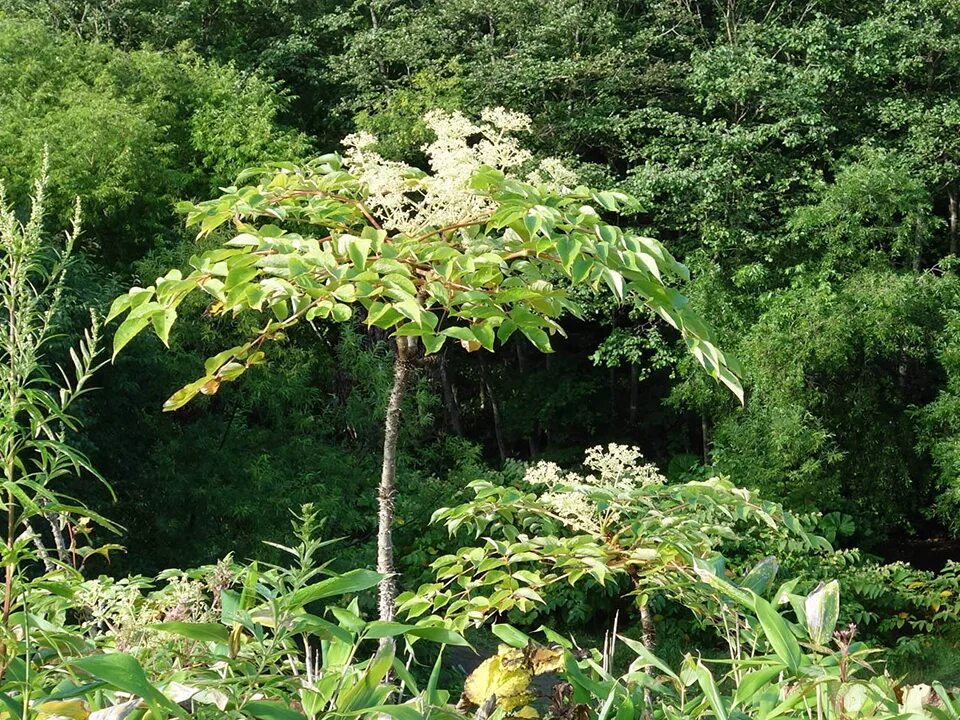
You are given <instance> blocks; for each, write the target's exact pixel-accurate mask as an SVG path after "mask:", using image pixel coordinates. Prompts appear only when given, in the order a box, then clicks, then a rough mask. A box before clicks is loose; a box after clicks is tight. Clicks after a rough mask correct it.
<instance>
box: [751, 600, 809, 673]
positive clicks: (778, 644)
mask: <svg viewBox="0 0 960 720" xmlns="http://www.w3.org/2000/svg"><path fill="white" fill-rule="evenodd" d="M755 601H756V610H757V619H758V620H759V621H760V625H761V627H762V628H763V634H764V635H765V636H766V638H767V642H769V643H770V647H771V648H773V652H774V653H776V655H777V657H778V658H779V659H780V661H781V662H783V664H784V665H786V666H787V667H788V668H789V669H790V670H791V671H793V672H797V670H799V669H800V662H801V660H802V658H803V653H802V652H801V650H800V643H799V642H797V638H796V637H794V635H793V632H792V631H791V630H790V624H789V623H788V622H787V621H786V620H784V619H783V617H782V616H781V615H780V613H778V612H777V611H776V610H775V609H774V608H773V606H772V605H771V604H770V603H768V602H767V601H766V600H764V599H763V598H761V597H756V598H755Z"/></svg>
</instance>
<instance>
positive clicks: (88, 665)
mask: <svg viewBox="0 0 960 720" xmlns="http://www.w3.org/2000/svg"><path fill="white" fill-rule="evenodd" d="M70 664H71V665H72V666H73V667H75V668H78V669H80V670H83V671H84V672H88V673H90V674H91V675H93V676H94V677H95V678H97V679H98V680H103V682H105V683H106V684H107V685H110V686H111V687H113V688H116V689H117V690H122V691H123V692H127V693H131V694H132V695H137V696H139V697H142V698H143V699H144V701H145V702H146V703H147V705H148V706H150V708H151V710H153V712H154V714H155V715H157V716H158V717H162V716H163V710H166V711H167V712H168V713H173V714H174V715H176V716H177V717H181V718H187V717H189V716H188V715H187V713H186V712H185V711H184V710H183V708H181V707H180V706H179V705H177V704H176V703H174V702H172V701H171V700H169V699H168V698H167V697H166V696H165V695H164V694H163V693H161V692H160V691H159V690H157V689H156V688H155V687H154V686H153V685H152V684H151V683H150V681H149V680H148V679H147V675H146V673H144V671H143V668H142V667H140V663H138V662H137V659H136V658H135V657H133V656H132V655H127V654H125V653H110V654H105V655H90V656H89V657H85V658H80V659H79V660H74V661H72V662H71V663H70Z"/></svg>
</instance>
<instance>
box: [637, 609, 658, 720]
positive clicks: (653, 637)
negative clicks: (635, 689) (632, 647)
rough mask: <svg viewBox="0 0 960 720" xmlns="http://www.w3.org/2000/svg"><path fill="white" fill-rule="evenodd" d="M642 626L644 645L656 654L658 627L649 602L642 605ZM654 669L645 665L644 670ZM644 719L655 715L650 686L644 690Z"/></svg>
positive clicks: (647, 719)
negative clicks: (654, 621)
mask: <svg viewBox="0 0 960 720" xmlns="http://www.w3.org/2000/svg"><path fill="white" fill-rule="evenodd" d="M640 627H641V629H642V632H643V646H644V647H645V648H646V649H647V650H649V651H650V653H651V654H655V653H656V650H657V628H656V626H655V625H654V624H653V615H651V614H650V604H649V603H648V602H645V603H641V605H640ZM651 670H652V667H651V666H650V665H646V666H644V671H645V672H647V673H649V672H650V671H651ZM641 717H642V718H643V720H650V718H652V717H653V697H652V695H651V693H650V689H649V688H644V691H643V715H642V716H641Z"/></svg>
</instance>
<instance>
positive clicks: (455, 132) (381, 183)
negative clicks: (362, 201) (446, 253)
mask: <svg viewBox="0 0 960 720" xmlns="http://www.w3.org/2000/svg"><path fill="white" fill-rule="evenodd" d="M480 120H481V121H480V122H479V123H475V122H473V121H471V120H470V119H469V118H467V117H466V116H465V115H463V114H462V113H459V112H445V111H442V110H434V111H431V112H429V113H428V114H427V115H426V116H425V118H424V121H425V122H426V124H427V127H429V128H430V130H432V131H433V133H434V135H436V140H434V141H433V142H431V143H429V144H427V145H425V146H424V147H423V148H422V150H423V152H424V154H425V155H426V156H427V160H428V162H429V164H430V170H431V172H430V173H424V172H422V171H420V170H418V169H416V168H414V167H411V166H409V165H406V164H404V163H401V162H395V161H392V160H387V159H385V158H384V157H382V156H381V155H380V154H379V153H377V152H376V151H375V150H374V149H373V146H374V145H375V144H376V142H377V139H376V137H374V136H373V135H371V134H370V133H365V132H364V133H357V134H354V135H349V136H347V137H346V138H344V140H343V144H344V146H345V148H346V150H345V152H344V165H345V168H346V170H347V171H348V172H350V173H351V174H352V175H354V176H355V177H356V178H357V179H358V180H360V181H361V182H362V183H363V184H364V185H365V186H366V188H367V192H368V197H367V201H366V202H367V205H368V207H369V208H370V210H371V211H372V212H373V213H374V214H375V215H377V216H378V217H379V219H380V222H381V224H382V225H383V227H384V228H385V229H387V230H392V231H395V232H402V233H404V234H406V235H410V236H416V235H419V234H422V233H424V232H427V231H429V230H436V229H439V228H444V227H449V226H452V225H457V224H460V223H469V222H475V221H477V220H482V219H483V218H484V217H485V216H486V215H487V214H489V213H490V212H491V211H492V210H493V204H492V202H491V200H490V199H489V198H487V197H484V196H483V195H481V194H478V193H477V192H476V191H474V190H473V189H471V188H470V181H471V180H472V178H473V176H474V175H475V174H476V172H477V170H479V169H480V167H481V166H488V167H492V168H495V169H497V170H501V171H503V172H504V173H505V174H507V175H509V174H510V171H514V170H516V169H517V168H520V167H521V166H523V165H526V164H528V163H529V162H530V161H531V159H532V155H531V154H530V153H529V152H528V151H527V150H524V149H523V148H522V147H521V146H520V143H519V142H518V141H517V139H516V138H515V137H514V134H515V133H521V132H529V131H530V127H531V124H530V118H528V117H527V116H526V115H523V114H521V113H515V112H510V111H508V110H505V109H504V108H502V107H498V108H487V109H485V110H484V111H483V112H482V113H481V115H480ZM544 176H545V177H546V179H544ZM530 177H531V181H534V182H538V183H539V184H553V185H554V186H556V187H557V188H558V189H560V188H561V186H563V187H566V185H570V184H573V183H574V182H575V180H576V178H575V177H574V175H573V173H571V172H570V171H569V170H566V169H565V168H564V167H563V165H562V163H560V161H559V160H556V159H554V158H548V159H547V160H544V161H543V162H542V163H541V165H540V171H539V172H537V173H534V174H532V175H531V176H530Z"/></svg>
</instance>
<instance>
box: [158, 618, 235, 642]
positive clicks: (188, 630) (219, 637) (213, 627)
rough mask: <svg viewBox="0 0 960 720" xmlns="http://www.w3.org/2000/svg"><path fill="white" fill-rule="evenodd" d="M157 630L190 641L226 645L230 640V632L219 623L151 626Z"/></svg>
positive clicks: (165, 623) (167, 623) (173, 623)
mask: <svg viewBox="0 0 960 720" xmlns="http://www.w3.org/2000/svg"><path fill="white" fill-rule="evenodd" d="M150 627H151V628H154V629H155V630H162V631H163V632H168V633H171V634H173V635H179V636H180V637H185V638H187V639H189V640H199V641H200V642H216V643H224V644H226V642H227V641H228V640H229V638H230V631H229V630H228V629H227V628H226V627H224V626H223V625H220V624H218V623H186V622H163V623H155V624H154V625H150Z"/></svg>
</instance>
